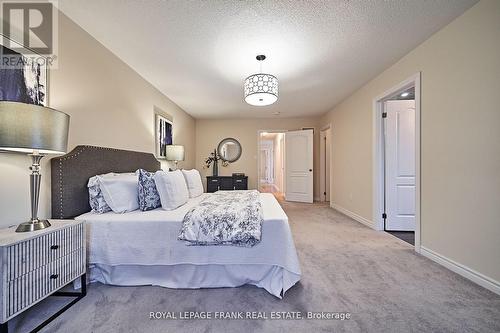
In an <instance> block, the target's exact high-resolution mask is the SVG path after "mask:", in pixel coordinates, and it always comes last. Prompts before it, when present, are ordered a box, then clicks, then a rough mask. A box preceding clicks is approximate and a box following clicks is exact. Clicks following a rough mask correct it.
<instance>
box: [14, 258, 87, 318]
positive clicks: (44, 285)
mask: <svg viewBox="0 0 500 333" xmlns="http://www.w3.org/2000/svg"><path fill="white" fill-rule="evenodd" d="M84 272H85V248H80V249H77V250H76V251H73V252H71V253H70V254H68V255H66V256H64V257H61V258H59V259H57V260H55V261H52V262H50V263H48V264H47V265H44V266H42V267H40V268H38V269H35V270H34V271H32V272H30V273H28V274H25V275H23V276H21V277H19V278H17V279H15V280H12V281H10V282H9V283H8V294H7V295H5V296H6V297H5V303H6V304H5V310H6V313H5V315H6V318H10V317H12V316H13V315H15V314H17V313H18V312H20V311H22V310H24V309H25V308H27V307H30V306H31V305H33V304H34V303H36V302H38V301H39V300H41V299H43V298H45V297H46V296H48V295H50V294H51V293H53V292H54V291H56V290H58V289H59V288H61V287H63V286H65V285H66V284H68V283H69V282H71V281H73V280H74V279H76V278H77V277H79V276H80V275H82V274H83V273H84Z"/></svg>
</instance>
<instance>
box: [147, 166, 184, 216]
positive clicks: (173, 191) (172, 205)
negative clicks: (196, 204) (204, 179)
mask: <svg viewBox="0 0 500 333" xmlns="http://www.w3.org/2000/svg"><path fill="white" fill-rule="evenodd" d="M153 179H154V180H155V184H156V189H157V190H158V193H159V194H160V201H161V207H162V208H163V209H165V210H173V209H176V208H177V207H180V206H182V205H184V204H185V203H186V202H187V201H188V199H189V191H188V188H187V185H186V181H185V180H184V176H183V175H182V172H181V171H180V170H175V171H169V172H165V171H157V172H156V173H155V175H154V177H153Z"/></svg>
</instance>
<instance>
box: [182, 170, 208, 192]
mask: <svg viewBox="0 0 500 333" xmlns="http://www.w3.org/2000/svg"><path fill="white" fill-rule="evenodd" d="M182 174H183V175H184V179H186V184H187V187H188V190H189V197H190V198H196V197H199V196H200V195H202V194H203V183H202V182H201V175H200V172H199V171H198V170H196V169H193V170H182Z"/></svg>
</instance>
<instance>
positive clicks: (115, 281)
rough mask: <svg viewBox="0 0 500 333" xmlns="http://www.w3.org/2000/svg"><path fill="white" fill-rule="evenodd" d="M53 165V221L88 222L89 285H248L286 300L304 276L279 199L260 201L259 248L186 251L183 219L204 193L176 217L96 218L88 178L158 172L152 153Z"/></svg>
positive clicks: (92, 155) (93, 153)
mask: <svg viewBox="0 0 500 333" xmlns="http://www.w3.org/2000/svg"><path fill="white" fill-rule="evenodd" d="M51 163H52V217H53V218H60V219H65V218H75V219H77V220H83V221H85V225H86V230H87V249H88V256H87V264H88V270H89V274H90V281H91V282H93V281H99V282H101V283H105V284H111V285H120V286H137V285H156V286H163V287H168V288H219V287H237V286H241V285H245V284H251V285H255V286H257V287H260V288H264V289H265V290H267V291H268V292H269V293H271V294H272V295H274V296H276V297H278V298H281V297H283V295H284V294H285V292H286V291H287V290H288V289H289V288H291V287H292V286H293V285H295V284H296V283H297V282H298V281H299V280H300V277H301V271H300V265H299V261H298V258H297V254H296V250H295V245H294V242H293V238H292V234H291V231H290V227H289V224H288V218H287V216H286V214H285V212H284V211H283V210H282V208H281V206H280V205H279V203H278V202H277V201H276V199H275V198H274V196H273V195H271V194H267V193H261V194H260V200H261V204H262V208H263V215H264V222H263V225H262V240H261V242H260V243H258V244H257V245H255V246H253V247H250V248H247V247H236V246H187V245H186V244H185V242H183V241H180V240H178V239H177V236H178V234H179V230H180V228H181V224H182V220H183V217H184V215H185V214H186V213H187V212H188V211H189V210H190V209H191V208H192V207H194V206H196V205H197V204H198V203H200V202H201V201H202V200H204V199H206V198H207V197H208V196H210V195H213V194H210V193H204V194H203V195H202V196H200V197H197V198H192V199H190V200H189V201H188V203H187V204H185V205H183V206H181V207H179V208H177V209H175V210H173V211H165V210H162V209H155V210H152V211H147V212H142V211H133V212H129V213H125V214H115V213H112V212H109V213H105V214H94V213H90V212H89V211H90V206H89V203H88V191H87V187H86V183H87V181H88V178H90V177H92V176H94V175H96V174H102V173H107V172H113V171H114V172H133V171H135V170H136V169H138V168H144V169H146V170H150V171H155V170H158V169H159V168H160V164H159V162H158V161H157V160H156V159H155V158H154V156H153V155H152V154H149V153H138V152H131V151H125V150H117V149H110V148H102V147H94V146H77V147H76V148H75V149H74V150H73V151H72V152H70V153H68V154H67V155H64V156H61V157H57V158H54V159H52V160H51Z"/></svg>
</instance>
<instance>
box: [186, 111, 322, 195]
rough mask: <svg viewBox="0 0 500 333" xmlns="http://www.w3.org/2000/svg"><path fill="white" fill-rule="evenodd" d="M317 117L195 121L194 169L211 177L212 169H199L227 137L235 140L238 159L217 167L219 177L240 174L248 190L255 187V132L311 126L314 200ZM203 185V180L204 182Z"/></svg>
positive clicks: (316, 190)
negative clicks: (240, 147)
mask: <svg viewBox="0 0 500 333" xmlns="http://www.w3.org/2000/svg"><path fill="white" fill-rule="evenodd" d="M317 125H318V118H315V117H309V118H283V119H281V118H279V119H278V118H271V119H268V118H265V119H264V118H262V119H229V120H228V119H213V120H212V119H210V120H202V119H197V120H196V168H197V169H198V170H200V172H201V174H202V176H203V177H204V176H209V175H211V174H212V168H210V169H205V170H204V169H203V164H204V163H203V162H204V160H205V158H206V157H207V156H208V154H210V152H211V151H213V150H214V149H215V148H217V145H218V144H219V142H220V141H221V140H222V139H224V138H227V137H232V138H235V139H237V140H238V141H239V142H240V143H241V146H242V147H243V153H242V155H241V158H240V159H239V160H238V161H236V162H235V163H232V164H230V165H229V166H228V167H221V165H220V164H219V175H231V174H232V173H233V172H244V173H245V174H246V175H247V176H248V186H249V188H250V189H256V188H257V153H258V151H257V139H258V136H257V133H258V131H259V130H294V129H300V128H302V127H315V131H314V197H318V193H319V192H318V191H319V188H318V186H317V185H318V181H319V179H318V175H319V163H318V161H319V129H318V128H317ZM204 183H205V184H206V179H204Z"/></svg>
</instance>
